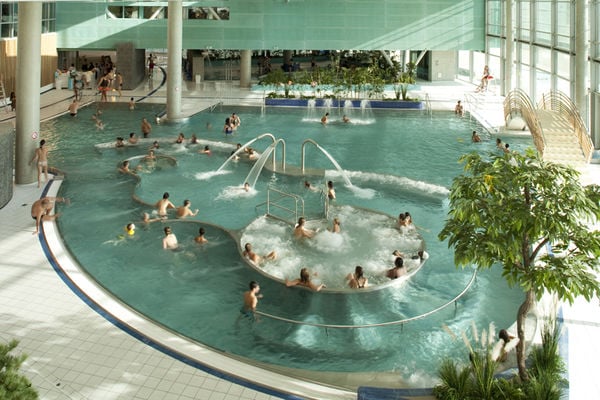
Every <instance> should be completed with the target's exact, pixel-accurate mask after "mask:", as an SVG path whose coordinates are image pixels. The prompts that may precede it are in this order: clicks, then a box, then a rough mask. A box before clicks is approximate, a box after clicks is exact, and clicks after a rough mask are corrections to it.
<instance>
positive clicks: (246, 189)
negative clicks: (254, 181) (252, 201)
mask: <svg viewBox="0 0 600 400" xmlns="http://www.w3.org/2000/svg"><path fill="white" fill-rule="evenodd" d="M243 189H244V191H245V192H249V191H250V184H249V183H248V182H244V188H243Z"/></svg>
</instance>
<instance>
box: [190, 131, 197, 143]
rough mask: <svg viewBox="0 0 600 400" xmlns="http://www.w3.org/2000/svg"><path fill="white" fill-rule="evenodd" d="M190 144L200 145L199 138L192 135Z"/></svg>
mask: <svg viewBox="0 0 600 400" xmlns="http://www.w3.org/2000/svg"><path fill="white" fill-rule="evenodd" d="M190 144H198V138H197V137H196V134H195V133H192V138H191V139H190Z"/></svg>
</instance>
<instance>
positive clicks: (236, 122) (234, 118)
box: [229, 113, 242, 129]
mask: <svg viewBox="0 0 600 400" xmlns="http://www.w3.org/2000/svg"><path fill="white" fill-rule="evenodd" d="M229 121H230V122H231V124H232V125H233V129H237V128H239V127H240V125H241V124H242V120H240V117H239V116H237V115H236V114H235V113H233V114H231V117H230V118H229Z"/></svg>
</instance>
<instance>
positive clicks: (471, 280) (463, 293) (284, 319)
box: [255, 269, 477, 329]
mask: <svg viewBox="0 0 600 400" xmlns="http://www.w3.org/2000/svg"><path fill="white" fill-rule="evenodd" d="M476 276H477V270H476V269H474V270H473V275H472V276H471V279H470V280H469V282H468V283H467V285H466V286H465V288H464V289H463V290H462V291H461V292H460V293H459V294H457V295H456V296H455V297H454V298H453V299H451V300H449V301H448V302H446V303H444V304H442V305H441V306H439V307H437V308H434V309H433V310H431V311H428V312H426V313H423V314H420V315H417V316H414V317H410V318H405V319H400V320H397V321H389V322H381V323H377V324H363V325H338V324H320V323H316V322H307V321H297V320H294V319H289V318H284V317H279V316H277V315H272V314H268V313H265V312H262V311H259V310H256V311H255V313H256V314H257V315H262V316H263V317H266V318H271V319H275V320H278V321H282V322H286V323H290V324H296V325H309V326H315V327H318V328H335V329H356V328H376V327H382V326H392V325H402V326H403V325H404V324H406V323H408V322H412V321H417V320H420V319H424V318H426V317H428V316H430V315H432V314H435V313H436V312H438V311H441V310H443V309H444V308H446V307H448V306H449V305H450V304H454V305H455V306H456V302H457V301H458V299H460V298H461V297H462V296H464V295H465V293H467V291H468V290H469V289H470V288H471V286H472V285H473V282H475V278H476Z"/></svg>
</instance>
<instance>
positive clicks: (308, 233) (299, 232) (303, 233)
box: [294, 217, 317, 239]
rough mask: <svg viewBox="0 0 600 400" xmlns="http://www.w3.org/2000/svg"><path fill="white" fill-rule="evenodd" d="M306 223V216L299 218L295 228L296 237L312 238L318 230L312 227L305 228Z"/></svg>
mask: <svg viewBox="0 0 600 400" xmlns="http://www.w3.org/2000/svg"><path fill="white" fill-rule="evenodd" d="M305 223H306V219H305V218H304V217H300V218H298V223H297V224H296V227H295V228H294V237H295V238H296V239H302V238H312V237H314V236H315V234H316V233H317V232H316V231H313V230H312V229H308V228H305V227H304V224H305Z"/></svg>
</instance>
